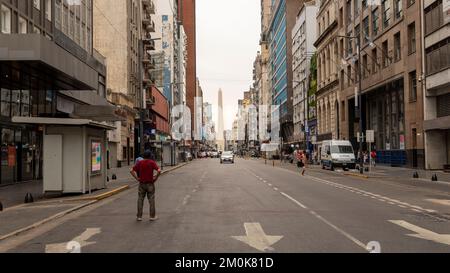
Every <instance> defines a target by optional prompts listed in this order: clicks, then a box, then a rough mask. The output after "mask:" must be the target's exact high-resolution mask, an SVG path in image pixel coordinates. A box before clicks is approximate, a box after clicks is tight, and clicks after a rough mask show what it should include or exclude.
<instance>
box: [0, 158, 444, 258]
mask: <svg viewBox="0 0 450 273" xmlns="http://www.w3.org/2000/svg"><path fill="white" fill-rule="evenodd" d="M156 193H157V198H156V202H157V214H158V216H159V220H158V221H156V222H150V221H148V215H146V217H145V218H144V221H143V222H136V216H135V214H136V201H137V189H136V188H133V189H131V190H129V191H127V192H124V193H122V194H119V195H117V196H115V197H112V198H110V199H108V200H106V201H104V202H102V203H100V204H97V205H95V206H93V207H90V208H86V209H85V210H81V211H79V212H77V213H75V214H73V215H71V216H69V217H67V219H62V220H61V221H58V222H55V223H53V224H52V225H50V226H47V227H42V229H37V230H35V231H33V232H31V233H30V234H27V235H24V236H23V238H15V239H14V241H11V242H4V243H1V244H0V251H2V250H3V251H8V252H46V251H47V252H55V251H56V252H58V251H64V250H65V247H66V245H67V242H70V241H73V240H75V241H77V242H78V243H79V245H78V246H81V251H82V252H86V253H89V252H108V253H109V252H113V253H116V252H120V253H124V252H126V253H127V252H132V253H136V252H137V253H139V252H145V253H160V252H163V253H185V252H188V253H205V252H206V253H210V252H211V253H254V252H256V253H258V252H279V253H298V252H300V253H310V252H313V253H328V252H333V253H334V252H345V253H347V252H352V253H353V252H357V253H364V252H365V253H367V252H369V251H368V250H367V245H368V244H369V245H370V246H373V247H374V248H373V249H374V250H375V251H378V250H380V251H381V252H443V253H449V252H450V223H449V220H450V202H448V203H447V201H446V200H450V196H449V194H448V192H446V191H445V190H442V191H441V190H435V189H430V190H427V189H426V188H424V187H414V185H411V186H409V185H407V184H401V183H399V184H396V183H394V182H392V181H381V180H380V181H377V180H376V179H374V180H363V179H359V178H353V177H347V176H343V175H340V174H336V173H332V172H322V171H309V172H308V173H307V175H306V176H304V177H302V176H301V175H300V174H299V173H298V172H295V170H287V169H282V168H276V167H275V168H274V167H272V166H271V165H264V163H263V162H261V161H255V160H244V159H237V160H236V164H234V165H232V164H225V165H221V164H220V163H219V161H218V160H217V159H205V160H197V161H194V162H192V163H191V164H189V165H188V166H185V167H183V168H180V169H177V170H175V171H173V172H171V173H169V174H167V175H165V176H163V177H162V178H161V179H160V180H159V181H158V183H157V189H156ZM145 205H146V206H145V212H146V213H148V204H145Z"/></svg>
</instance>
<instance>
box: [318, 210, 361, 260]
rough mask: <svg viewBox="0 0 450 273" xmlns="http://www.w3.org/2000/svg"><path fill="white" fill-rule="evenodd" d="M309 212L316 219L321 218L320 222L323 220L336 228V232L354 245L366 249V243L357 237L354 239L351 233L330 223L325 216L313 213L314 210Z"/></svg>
mask: <svg viewBox="0 0 450 273" xmlns="http://www.w3.org/2000/svg"><path fill="white" fill-rule="evenodd" d="M311 214H313V215H314V216H316V217H317V219H319V220H321V221H322V222H324V223H325V224H327V225H329V226H330V227H332V228H333V229H334V230H336V231H337V232H339V233H341V234H342V235H344V236H345V237H347V238H348V239H349V240H350V241H352V242H354V243H355V244H356V245H358V246H360V247H361V248H363V249H364V250H366V251H367V248H366V245H365V244H363V243H362V242H361V241H359V240H358V239H356V238H355V237H353V236H352V235H350V234H348V233H347V232H345V231H344V230H342V229H340V228H338V227H337V226H335V225H333V224H332V223H330V222H329V221H328V220H326V219H325V218H323V217H322V216H320V215H318V214H317V213H315V212H314V211H311Z"/></svg>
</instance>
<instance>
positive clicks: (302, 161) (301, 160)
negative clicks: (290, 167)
mask: <svg viewBox="0 0 450 273" xmlns="http://www.w3.org/2000/svg"><path fill="white" fill-rule="evenodd" d="M296 158H297V168H302V175H305V172H306V155H305V153H304V152H303V151H300V150H298V151H297V154H296Z"/></svg>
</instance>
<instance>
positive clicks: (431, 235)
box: [389, 220, 450, 245]
mask: <svg viewBox="0 0 450 273" xmlns="http://www.w3.org/2000/svg"><path fill="white" fill-rule="evenodd" d="M389 222H391V223H393V224H396V225H399V226H401V227H402V228H405V229H408V230H410V231H412V232H415V233H416V234H408V236H411V237H415V238H419V239H424V240H428V241H433V242H436V243H440V244H445V245H450V234H438V233H435V232H433V231H430V230H427V229H424V228H421V227H418V226H415V225H413V224H410V223H408V222H406V221H402V220H390V221H389Z"/></svg>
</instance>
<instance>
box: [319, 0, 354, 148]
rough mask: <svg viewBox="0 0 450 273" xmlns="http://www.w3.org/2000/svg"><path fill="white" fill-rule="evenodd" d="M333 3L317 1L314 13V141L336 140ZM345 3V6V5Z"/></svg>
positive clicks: (334, 17)
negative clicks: (315, 135) (315, 49)
mask: <svg viewBox="0 0 450 273" xmlns="http://www.w3.org/2000/svg"><path fill="white" fill-rule="evenodd" d="M337 3H338V2H336V1H331V0H326V1H321V3H320V7H319V11H318V13H317V17H316V18H317V19H316V27H317V40H316V41H315V43H314V46H315V47H316V48H317V56H318V57H317V62H318V64H317V67H318V72H317V76H318V80H317V106H316V107H317V115H318V124H317V126H318V137H317V140H318V141H319V142H320V141H323V140H327V139H340V138H341V137H340V131H339V129H340V126H339V125H338V123H337V122H338V121H339V118H338V117H337V116H338V114H337V108H338V107H339V103H336V101H339V100H340V94H339V92H338V91H339V78H338V71H337V70H338V64H339V62H340V61H339V59H338V56H337V50H338V45H337V41H336V39H335V36H336V35H337V33H338V30H339V28H338V16H337V10H338V7H337ZM345 3H347V2H345Z"/></svg>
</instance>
